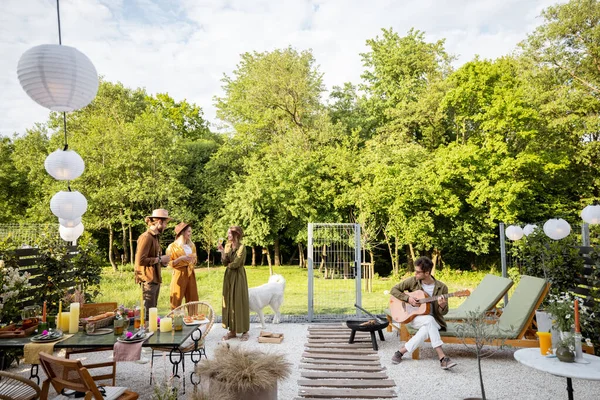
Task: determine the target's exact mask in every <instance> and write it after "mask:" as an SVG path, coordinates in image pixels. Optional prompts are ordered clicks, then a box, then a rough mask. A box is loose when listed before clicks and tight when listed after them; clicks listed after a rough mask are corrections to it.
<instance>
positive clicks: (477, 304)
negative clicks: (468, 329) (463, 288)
mask: <svg viewBox="0 0 600 400" xmlns="http://www.w3.org/2000/svg"><path fill="white" fill-rule="evenodd" d="M513 283H514V282H513V281H512V279H510V278H503V277H501V276H497V275H492V274H487V275H486V276H485V277H484V278H483V279H482V280H481V282H480V283H479V285H477V287H476V288H475V289H474V290H473V293H471V295H470V296H469V297H467V298H466V300H465V301H464V302H463V303H462V304H461V305H459V306H458V307H457V308H454V309H450V311H448V314H446V315H445V316H444V318H445V319H446V321H451V320H457V319H465V318H467V317H468V316H469V313H470V312H478V310H479V312H485V311H487V310H491V309H492V308H494V306H496V304H498V302H499V301H500V299H501V298H502V296H504V294H506V292H508V289H510V287H511V286H512V285H513Z"/></svg>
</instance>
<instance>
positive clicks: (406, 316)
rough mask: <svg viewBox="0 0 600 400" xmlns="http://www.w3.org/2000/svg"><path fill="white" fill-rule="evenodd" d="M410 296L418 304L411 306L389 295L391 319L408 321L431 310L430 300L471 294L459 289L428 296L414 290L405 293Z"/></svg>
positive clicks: (401, 321) (402, 321)
mask: <svg viewBox="0 0 600 400" xmlns="http://www.w3.org/2000/svg"><path fill="white" fill-rule="evenodd" d="M407 294H408V295H409V296H410V297H413V298H415V299H416V300H417V301H418V303H419V305H418V306H417V307H413V306H411V305H410V303H409V302H407V301H402V300H399V299H397V298H396V297H394V296H390V313H391V314H392V319H393V320H394V321H396V322H400V323H404V324H405V323H408V322H410V321H412V320H413V319H414V318H415V317H416V316H417V315H427V314H429V313H430V312H431V304H429V303H431V302H434V301H438V300H439V299H441V298H448V297H466V296H469V295H470V294H471V292H470V291H468V290H460V291H458V292H454V293H448V294H443V295H441V296H433V297H429V295H428V294H427V293H425V292H424V291H422V290H416V291H414V292H412V293H407Z"/></svg>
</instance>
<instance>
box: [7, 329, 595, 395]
mask: <svg viewBox="0 0 600 400" xmlns="http://www.w3.org/2000/svg"><path fill="white" fill-rule="evenodd" d="M269 319H270V318H269ZM308 326H309V325H308V324H292V323H282V324H279V325H272V324H267V329H266V330H268V331H271V332H279V333H283V334H284V335H285V339H284V341H283V343H281V344H261V343H258V341H257V337H258V335H259V332H260V331H261V330H262V329H261V327H260V325H259V324H255V323H253V324H252V325H251V330H250V335H251V336H250V340H249V341H248V342H241V341H240V340H239V339H232V340H230V341H229V343H230V344H231V345H232V346H244V347H247V348H251V349H262V350H265V351H272V352H278V353H281V354H282V355H284V356H285V357H286V358H287V359H288V361H289V362H291V363H292V365H293V372H292V374H291V376H290V377H289V378H288V379H287V380H285V381H284V382H280V383H279V399H280V400H292V399H294V398H295V397H297V395H298V385H297V382H298V379H299V378H300V371H299V370H298V366H299V364H300V361H301V358H302V353H303V351H304V344H305V343H306V341H307V339H306V337H307V328H308ZM225 333H226V331H225V330H224V329H223V328H222V327H221V326H220V324H215V325H214V326H213V329H212V331H211V332H210V333H209V335H208V337H207V343H206V347H207V353H208V357H209V358H210V357H212V355H213V354H214V349H215V347H216V346H217V344H218V343H219V342H220V339H221V337H222V336H223V335H224V334H225ZM385 339H386V340H385V342H379V355H380V360H381V363H382V365H383V366H384V367H385V368H386V371H387V374H388V376H389V378H390V379H393V380H394V381H395V382H396V385H397V393H398V398H401V399H406V400H412V399H415V400H423V399H464V398H467V397H471V396H479V395H480V393H479V380H478V373H477V363H476V360H475V357H474V355H472V354H471V353H470V352H468V351H467V350H466V349H465V348H464V346H462V345H448V346H445V349H446V353H447V355H448V356H450V357H451V358H452V359H453V360H455V361H456V362H457V363H458V365H457V366H456V367H455V368H453V369H452V370H449V371H444V370H442V369H441V368H440V367H439V363H438V361H437V360H436V356H435V352H434V351H433V349H431V347H430V346H429V344H426V345H425V347H424V348H423V349H422V351H421V360H412V359H410V358H408V359H406V360H405V361H403V362H402V363H401V364H399V365H393V364H392V363H391V361H390V359H391V357H392V355H393V353H394V352H395V351H396V350H397V349H398V348H399V345H400V342H399V339H398V336H397V334H396V333H395V332H391V333H388V332H385ZM515 350H516V349H510V350H503V351H501V352H498V353H496V354H495V355H494V356H493V357H492V358H489V359H486V360H484V361H483V364H482V365H483V377H484V382H485V387H486V394H487V396H488V398H489V399H532V400H533V399H566V398H567V392H566V379H565V378H561V377H556V376H552V375H550V374H547V373H544V372H539V371H536V370H533V369H531V368H528V367H525V366H523V365H521V364H519V363H518V362H517V361H515V359H514V357H513V353H514V351H515ZM110 355H111V352H103V353H88V354H81V356H82V357H80V358H81V359H82V360H84V363H85V362H99V361H104V360H106V359H107V358H108V357H110ZM144 355H145V356H146V357H149V353H146V352H144ZM405 358H406V357H405ZM186 366H187V368H186V375H187V378H186V379H188V381H187V389H188V394H189V393H190V392H191V391H192V390H191V385H190V384H189V372H190V370H191V367H192V363H191V361H190V359H189V358H187V359H186ZM154 370H155V375H154V376H155V379H156V381H155V382H158V383H160V384H164V383H165V382H166V381H167V379H168V376H170V373H171V370H170V364H169V361H168V359H167V358H166V357H159V358H155V365H154ZM11 372H16V373H19V374H22V375H23V376H25V377H28V376H29V366H28V365H23V364H21V365H20V366H18V367H13V368H12V370H11ZM40 375H42V376H43V372H42V371H40ZM149 378H150V364H149V363H147V364H138V363H133V362H125V363H119V364H118V366H117V384H118V385H122V386H128V387H130V388H131V389H132V390H134V391H136V392H138V393H139V394H140V399H152V386H150V385H149ZM573 386H574V389H575V398H576V399H578V400H597V399H600V381H585V380H580V379H574V380H573ZM179 398H181V399H185V398H187V396H185V395H180V397H179Z"/></svg>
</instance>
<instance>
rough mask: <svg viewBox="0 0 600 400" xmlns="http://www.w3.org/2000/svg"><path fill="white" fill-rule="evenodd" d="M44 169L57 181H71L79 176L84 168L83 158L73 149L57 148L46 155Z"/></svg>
mask: <svg viewBox="0 0 600 400" xmlns="http://www.w3.org/2000/svg"><path fill="white" fill-rule="evenodd" d="M44 167H46V171H47V172H48V173H49V174H50V176H52V177H53V178H54V179H56V180H59V181H72V180H73V179H76V178H79V177H80V176H81V174H82V173H83V170H84V169H85V163H84V162H83V158H81V156H80V155H79V154H77V153H76V152H74V151H73V150H61V149H58V150H56V151H55V152H52V153H50V154H49V155H48V157H46V161H44Z"/></svg>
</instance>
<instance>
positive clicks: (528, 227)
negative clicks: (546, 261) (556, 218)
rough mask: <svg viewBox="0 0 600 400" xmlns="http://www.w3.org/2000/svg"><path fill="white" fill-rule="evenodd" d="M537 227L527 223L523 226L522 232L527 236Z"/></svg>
mask: <svg viewBox="0 0 600 400" xmlns="http://www.w3.org/2000/svg"><path fill="white" fill-rule="evenodd" d="M536 229H537V225H532V224H527V225H525V226H524V227H523V234H524V235H525V236H529V235H531V234H532V233H533V231H535V230H536Z"/></svg>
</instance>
